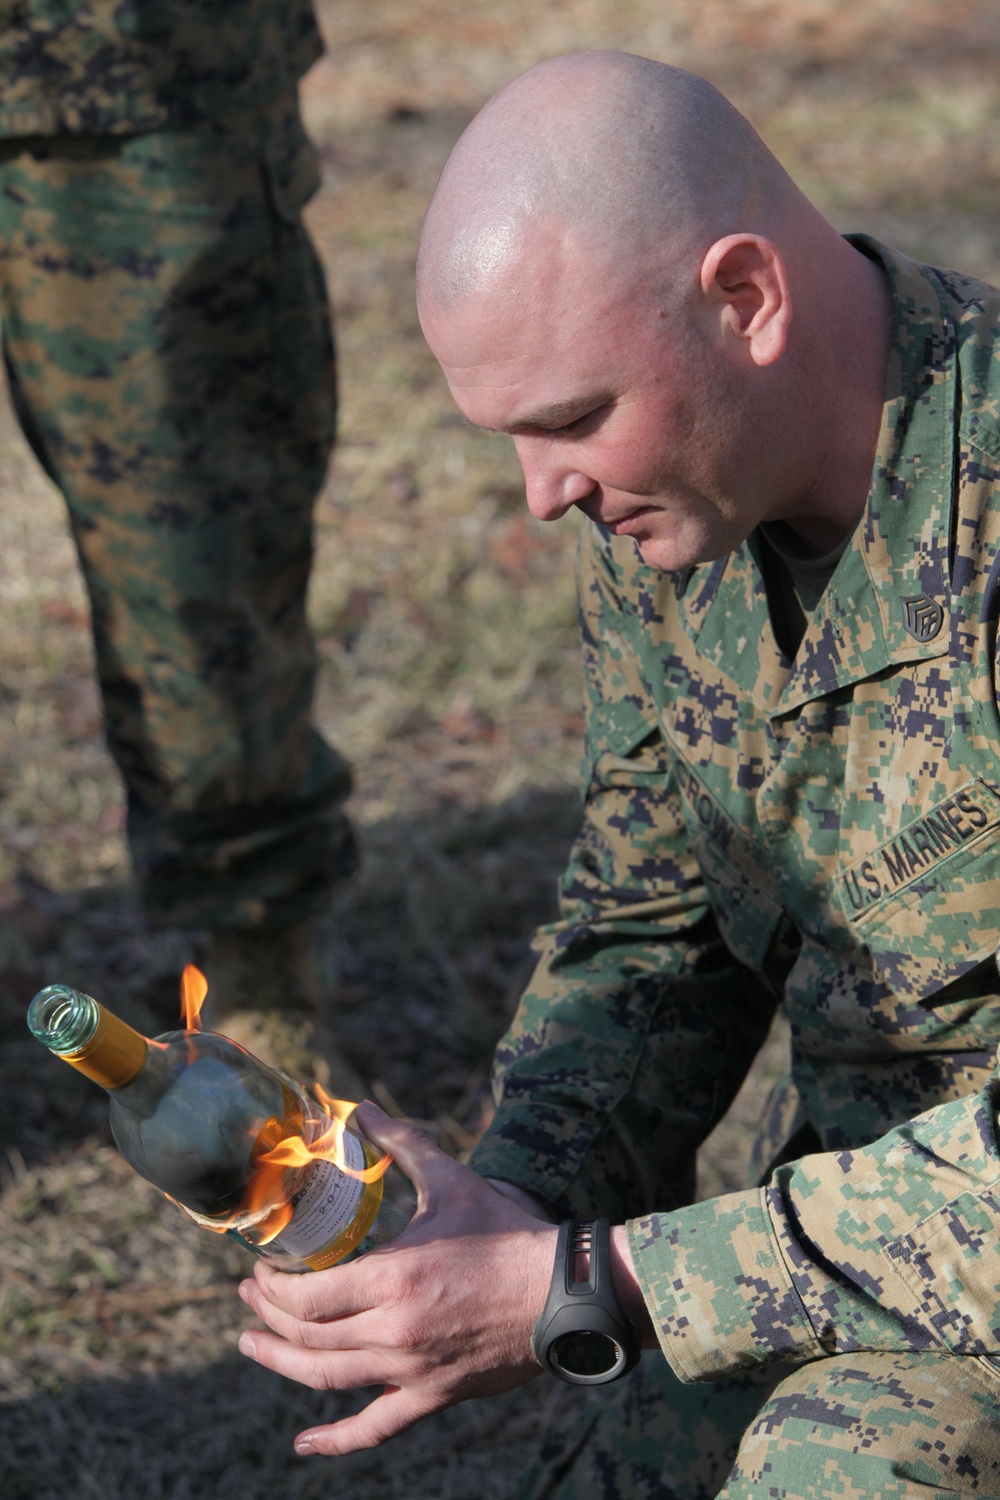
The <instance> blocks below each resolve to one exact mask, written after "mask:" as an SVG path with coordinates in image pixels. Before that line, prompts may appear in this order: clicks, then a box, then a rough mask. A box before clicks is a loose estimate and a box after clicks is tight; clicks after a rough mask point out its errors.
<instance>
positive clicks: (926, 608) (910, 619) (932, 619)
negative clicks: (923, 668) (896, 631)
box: [899, 594, 944, 644]
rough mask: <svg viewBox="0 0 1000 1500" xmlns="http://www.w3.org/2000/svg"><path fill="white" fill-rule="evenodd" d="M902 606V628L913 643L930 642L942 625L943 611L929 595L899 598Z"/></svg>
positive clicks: (911, 595) (912, 595)
mask: <svg viewBox="0 0 1000 1500" xmlns="http://www.w3.org/2000/svg"><path fill="white" fill-rule="evenodd" d="M899 602H900V604H901V605H902V606H903V626H904V629H905V630H906V632H907V634H908V635H912V637H913V639H914V640H915V641H920V643H921V644H923V642H924V641H932V640H933V639H934V637H935V636H936V635H937V634H938V632H939V631H940V629H941V626H942V625H943V624H944V610H943V609H942V608H941V606H940V604H938V602H937V600H936V599H932V598H931V597H930V595H929V594H910V596H909V597H908V598H906V599H904V598H902V597H900V601H899Z"/></svg>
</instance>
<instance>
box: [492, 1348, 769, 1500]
mask: <svg viewBox="0 0 1000 1500" xmlns="http://www.w3.org/2000/svg"><path fill="white" fill-rule="evenodd" d="M777 1379H778V1375H777V1374H775V1373H774V1372H773V1371H765V1372H763V1373H759V1374H756V1373H755V1374H753V1375H748V1376H735V1377H733V1378H732V1379H730V1380H717V1381H712V1382H711V1383H705V1384H700V1385H682V1384H681V1382H680V1381H679V1380H678V1379H677V1377H676V1376H675V1375H674V1373H673V1371H672V1370H671V1368H670V1366H669V1365H668V1364H667V1362H666V1360H665V1359H664V1358H663V1356H662V1355H661V1354H659V1353H656V1352H652V1351H650V1352H648V1353H646V1354H645V1355H643V1358H642V1361H641V1363H640V1364H639V1365H638V1367H637V1368H636V1369H635V1370H634V1371H633V1372H632V1374H631V1375H628V1376H626V1377H625V1379H624V1380H622V1381H621V1382H619V1383H617V1384H615V1385H611V1386H606V1387H604V1388H603V1389H601V1390H595V1391H593V1392H588V1393H586V1394H584V1393H582V1392H581V1399H580V1414H579V1417H578V1418H577V1420H576V1421H575V1422H574V1423H573V1424H572V1425H571V1426H570V1427H568V1428H567V1429H566V1430H559V1431H554V1432H552V1433H550V1434H548V1435H547V1436H546V1438H545V1439H544V1441H543V1444H542V1449H541V1452H540V1454H539V1457H538V1462H537V1463H536V1465H535V1466H534V1467H533V1468H532V1469H531V1471H530V1472H529V1473H528V1474H527V1475H526V1476H525V1479H524V1481H523V1483H522V1485H521V1487H520V1489H519V1492H518V1493H519V1495H520V1496H522V1497H523V1500H713V1497H714V1496H715V1495H717V1494H718V1492H719V1490H720V1489H721V1487H722V1485H723V1483H724V1482H725V1479H726V1476H727V1474H728V1473H729V1471H730V1469H731V1467H732V1464H733V1460H734V1458H735V1457H736V1452H737V1449H738V1448H739V1444H740V1439H741V1437H742V1435H743V1433H744V1431H745V1430H746V1428H747V1426H748V1425H749V1423H750V1422H751V1421H752V1420H753V1418H754V1416H755V1415H756V1413H757V1412H758V1411H759V1410H760V1408H761V1406H762V1405H763V1403H764V1401H765V1399H766V1398H767V1395H768V1393H769V1391H770V1390H771V1389H772V1388H773V1386H774V1384H775V1381H776V1380H777Z"/></svg>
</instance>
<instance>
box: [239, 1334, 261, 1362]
mask: <svg viewBox="0 0 1000 1500" xmlns="http://www.w3.org/2000/svg"><path fill="white" fill-rule="evenodd" d="M239 1350H240V1353H241V1354H245V1355H246V1356H247V1358H248V1359H256V1358H257V1345H256V1344H255V1343H254V1337H253V1334H252V1333H241V1334H240V1343H239Z"/></svg>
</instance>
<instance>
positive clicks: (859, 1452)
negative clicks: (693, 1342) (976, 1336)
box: [521, 1352, 1000, 1500]
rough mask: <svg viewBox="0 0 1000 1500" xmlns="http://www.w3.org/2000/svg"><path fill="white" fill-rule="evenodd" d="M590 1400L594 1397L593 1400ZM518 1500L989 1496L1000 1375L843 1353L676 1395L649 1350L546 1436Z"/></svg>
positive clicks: (933, 1359)
mask: <svg viewBox="0 0 1000 1500" xmlns="http://www.w3.org/2000/svg"><path fill="white" fill-rule="evenodd" d="M595 1397H596V1398H598V1399H595ZM521 1494H522V1495H523V1496H524V1497H528V1496H530V1497H531V1500H712V1497H714V1496H718V1497H719V1500H751V1497H754V1500H760V1497H766V1500H934V1497H936V1496H942V1497H943V1496H953V1495H979V1496H990V1497H994V1500H995V1497H997V1496H1000V1367H995V1366H993V1365H991V1364H990V1363H988V1362H987V1361H985V1360H982V1359H977V1358H975V1357H972V1356H961V1355H943V1354H937V1353H928V1352H919V1353H903V1354H870V1353H861V1354H842V1355H836V1356H833V1357H831V1358H830V1359H821V1360H816V1361H814V1362H813V1363H811V1364H806V1365H803V1366H800V1367H799V1368H798V1369H796V1370H794V1371H793V1372H792V1373H791V1374H788V1373H785V1372H784V1371H782V1370H780V1369H778V1370H775V1369H771V1370H765V1371H761V1372H759V1373H758V1374H755V1375H748V1376H738V1377H733V1378H732V1379H729V1380H719V1381H712V1382H709V1383H705V1384H699V1385H682V1384H681V1383H680V1381H678V1380H677V1379H676V1377H675V1376H674V1375H673V1373H672V1371H671V1370H670V1367H669V1366H668V1364H667V1362H666V1360H665V1359H663V1357H662V1356H661V1355H660V1354H658V1353H656V1354H654V1353H650V1354H647V1355H645V1356H644V1357H643V1360H642V1362H641V1364H640V1365H639V1367H638V1368H637V1369H636V1370H635V1371H633V1373H632V1374H631V1375H630V1376H627V1377H626V1379H625V1380H624V1381H622V1382H621V1384H620V1385H618V1386H610V1387H606V1388H605V1390H604V1391H602V1392H594V1393H592V1394H590V1396H589V1399H587V1398H584V1400H583V1401H582V1402H581V1411H580V1416H579V1419H578V1421H577V1423H576V1424H575V1426H574V1428H573V1430H570V1431H565V1432H557V1433H553V1434H551V1435H550V1436H549V1437H548V1438H547V1439H546V1441H545V1443H544V1445H543V1449H542V1453H541V1456H540V1460H539V1462H538V1464H537V1465H536V1467H535V1469H534V1470H533V1471H532V1472H531V1474H530V1475H528V1476H527V1478H526V1480H525V1484H524V1486H523V1488H522V1490H521Z"/></svg>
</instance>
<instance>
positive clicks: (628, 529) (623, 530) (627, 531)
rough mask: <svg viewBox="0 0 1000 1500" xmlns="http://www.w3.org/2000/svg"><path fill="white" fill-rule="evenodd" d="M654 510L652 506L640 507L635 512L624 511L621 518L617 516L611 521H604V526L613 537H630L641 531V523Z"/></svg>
mask: <svg viewBox="0 0 1000 1500" xmlns="http://www.w3.org/2000/svg"><path fill="white" fill-rule="evenodd" d="M655 508H656V507H655V506H653V505H640V506H637V508H636V509H635V510H629V511H626V512H625V514H624V515H623V516H618V517H616V519H615V520H613V521H606V522H605V523H604V524H605V525H606V526H607V528H608V530H609V531H611V532H613V533H614V535H615V536H632V535H634V533H635V532H636V531H640V530H641V529H642V523H643V521H644V520H645V518H646V517H647V516H648V515H652V513H653V511H654V510H655Z"/></svg>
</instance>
